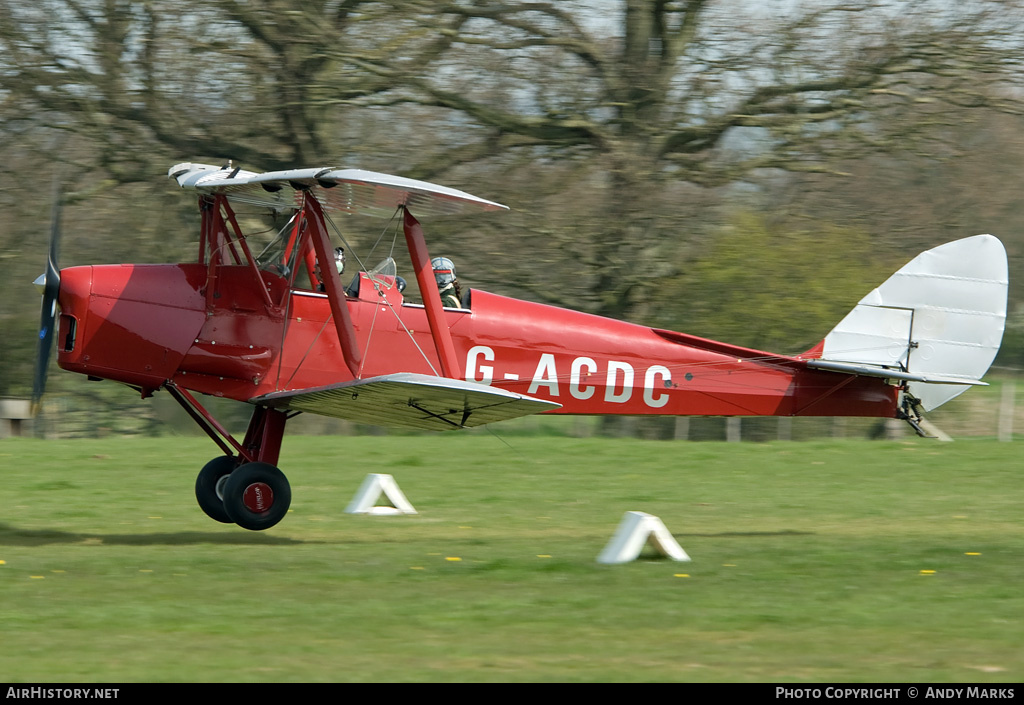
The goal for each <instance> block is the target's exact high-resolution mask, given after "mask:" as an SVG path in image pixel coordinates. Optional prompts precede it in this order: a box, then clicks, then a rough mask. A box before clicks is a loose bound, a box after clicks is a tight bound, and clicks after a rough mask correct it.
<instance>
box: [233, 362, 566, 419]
mask: <svg viewBox="0 0 1024 705" xmlns="http://www.w3.org/2000/svg"><path fill="white" fill-rule="evenodd" d="M249 401H250V403H252V404H260V405H263V406H268V407H271V408H275V409H284V410H287V411H308V412H310V413H313V414H320V415H321V416H333V417H335V418H339V419H348V420H350V421H358V422H361V423H370V424H378V425H381V426H397V427H399V428H414V429H420V430H424V431H446V430H452V429H456V428H472V427H475V426H483V425H484V424H489V423H494V422H495V421H505V420H507V419H514V418H517V417H519V416H528V415H530V414H538V413H540V412H542V411H551V410H552V409H557V408H559V406H561V405H560V404H556V403H554V402H549V401H544V400H542V399H534V398H533V397H528V396H524V395H522V394H515V393H514V392H509V391H506V390H504V389H498V388H497V387H489V386H487V385H485V384H479V383H477V382H465V381H463V380H458V379H449V378H447V377H431V376H428V375H420V374H413V373H408V372H404V373H399V374H392V375H383V376H381V377H370V378H368V379H357V380H354V381H352V382H343V383H341V384H333V385H329V386H326V387H315V388H311V389H300V390H296V391H287V392H274V393H272V394H266V395H264V396H261V397H256V398H254V399H250V400H249Z"/></svg>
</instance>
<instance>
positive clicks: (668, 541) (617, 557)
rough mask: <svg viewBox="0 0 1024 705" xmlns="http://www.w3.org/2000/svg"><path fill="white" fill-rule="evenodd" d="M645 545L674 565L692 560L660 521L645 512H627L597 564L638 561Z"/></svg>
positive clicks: (598, 558)
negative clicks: (677, 562) (669, 559)
mask: <svg viewBox="0 0 1024 705" xmlns="http://www.w3.org/2000/svg"><path fill="white" fill-rule="evenodd" d="M646 544H650V545H651V546H652V547H653V548H654V549H655V550H656V551H658V552H659V553H661V554H662V555H664V556H666V557H667V558H671V559H672V560H674V561H688V560H690V557H689V556H688V555H686V551H684V550H683V549H682V547H681V546H680V545H679V543H678V542H677V541H676V540H675V538H673V537H672V534H670V533H669V532H668V529H666V528H665V524H664V522H662V521H661V519H659V518H658V517H656V516H653V515H651V514H646V513H644V512H626V515H625V516H624V517H622V521H621V522H620V523H619V528H618V529H617V530H616V531H615V535H614V536H612V540H611V541H609V542H608V545H607V546H605V548H604V551H602V552H601V555H600V556H598V557H597V562H598V563H628V562H629V561H632V560H636V558H637V557H638V556H639V555H640V551H642V550H643V548H644V546H645V545H646Z"/></svg>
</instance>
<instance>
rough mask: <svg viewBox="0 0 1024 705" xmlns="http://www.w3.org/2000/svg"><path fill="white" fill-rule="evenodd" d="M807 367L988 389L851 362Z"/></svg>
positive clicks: (973, 381) (965, 380) (942, 377)
mask: <svg viewBox="0 0 1024 705" xmlns="http://www.w3.org/2000/svg"><path fill="white" fill-rule="evenodd" d="M807 366H808V367H810V368H811V369H814V370H828V371H829V372H845V373H847V374H851V375H861V376H864V377H881V378H884V379H901V380H905V381H908V382H929V383H931V384H963V385H967V386H979V387H987V386H988V382H980V381H978V380H976V379H970V378H967V377H955V376H950V375H939V374H913V373H910V372H903V371H901V370H894V369H890V368H888V367H877V366H874V365H854V364H851V363H849V362H829V361H828V360H808V361H807Z"/></svg>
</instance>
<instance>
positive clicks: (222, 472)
mask: <svg viewBox="0 0 1024 705" xmlns="http://www.w3.org/2000/svg"><path fill="white" fill-rule="evenodd" d="M237 466H238V458H237V457H235V456H233V455H220V456H217V457H216V458H214V459H213V460H211V461H210V462H208V463H207V464H206V465H204V466H203V469H202V470H200V471H199V477H197V478H196V501H197V502H199V508H200V509H202V510H203V511H204V512H206V516H208V517H210V518H211V519H214V520H216V521H219V522H222V523H224V524H233V523H234V520H233V519H232V518H231V517H229V516H228V513H227V512H226V511H224V483H225V481H226V480H227V479H228V475H230V474H231V472H232V471H233V470H234V469H235V468H236V467H237Z"/></svg>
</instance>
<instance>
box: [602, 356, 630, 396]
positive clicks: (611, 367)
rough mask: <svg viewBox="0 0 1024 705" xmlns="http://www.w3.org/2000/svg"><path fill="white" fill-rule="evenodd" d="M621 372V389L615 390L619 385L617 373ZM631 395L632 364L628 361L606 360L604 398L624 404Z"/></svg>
mask: <svg viewBox="0 0 1024 705" xmlns="http://www.w3.org/2000/svg"><path fill="white" fill-rule="evenodd" d="M620 372H621V373H622V391H621V392H616V391H615V388H616V387H617V386H618V385H619V373H620ZM632 395H633V366H632V365H630V364H629V363H628V362H616V361H615V360H609V361H608V378H607V381H606V382H605V388H604V400H605V401H611V402H615V403H616V404H625V403H626V402H627V401H629V398H630V397H631V396H632Z"/></svg>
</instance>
